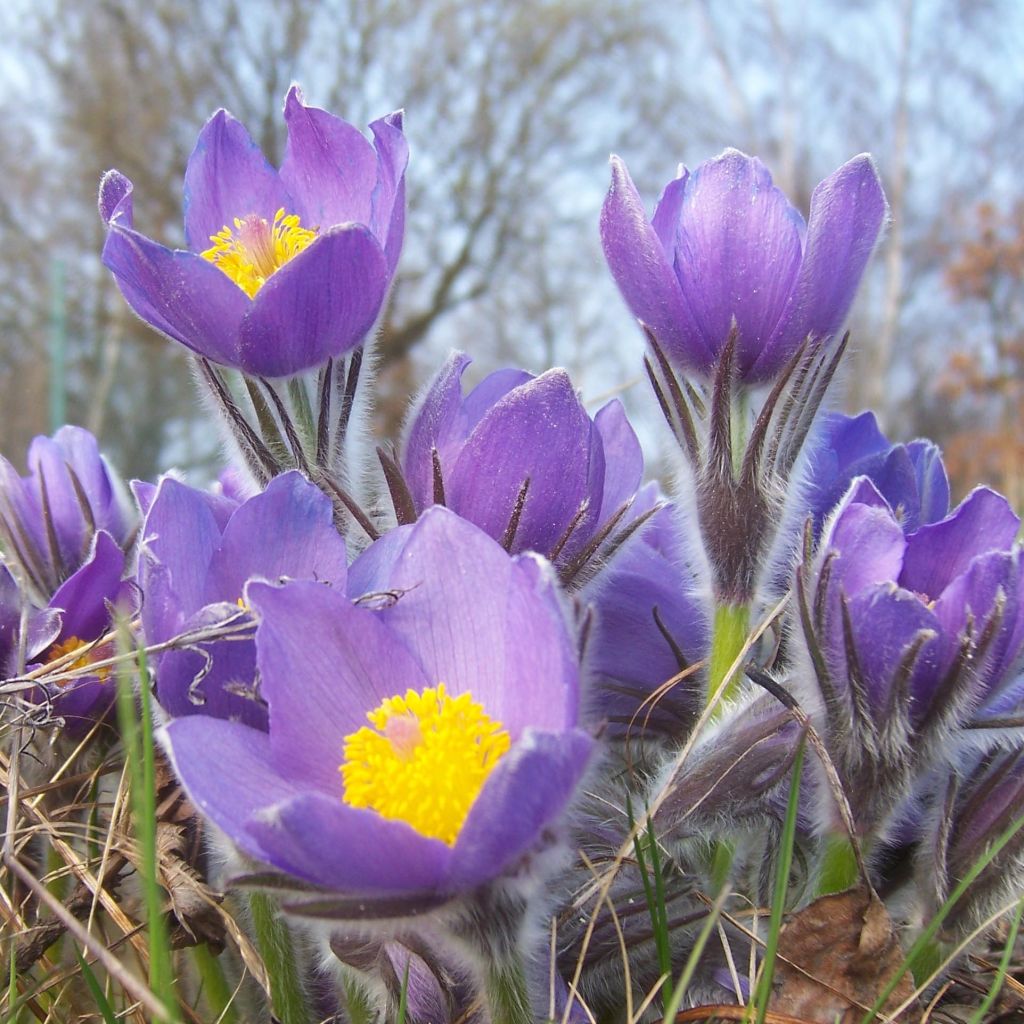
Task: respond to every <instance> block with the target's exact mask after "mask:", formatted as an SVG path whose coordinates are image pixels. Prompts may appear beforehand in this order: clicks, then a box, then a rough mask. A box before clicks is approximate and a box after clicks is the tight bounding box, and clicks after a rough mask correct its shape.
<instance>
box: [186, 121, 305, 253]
mask: <svg viewBox="0 0 1024 1024" xmlns="http://www.w3.org/2000/svg"><path fill="white" fill-rule="evenodd" d="M282 207H283V208H284V209H285V210H287V211H288V212H289V213H292V212H294V211H293V210H292V209H291V207H292V202H291V199H290V197H289V195H288V191H287V189H286V188H285V186H284V185H283V184H282V182H281V179H280V178H279V177H278V174H277V171H275V170H274V168H273V167H272V166H271V165H270V163H269V162H268V160H267V158H266V157H265V156H264V155H263V152H262V151H261V150H260V148H259V146H257V145H256V143H255V142H253V140H252V138H251V136H250V135H249V133H248V131H246V129H245V125H243V124H242V123H241V122H240V121H236V120H235V119H234V118H233V117H232V116H231V115H230V114H229V113H228V112H227V111H226V110H218V111H217V112H216V113H215V114H214V115H213V117H211V118H210V120H209V121H207V122H206V124H205V125H204V126H203V130H202V131H201V132H200V133H199V138H198V140H197V141H196V145H195V149H193V150H192V155H191V156H190V157H189V159H188V166H187V167H186V169H185V241H186V242H187V244H188V247H189V248H190V249H191V250H192V251H193V252H196V253H199V252H203V250H205V249H209V248H210V237H211V236H212V235H215V234H217V232H218V231H221V230H222V229H223V228H225V227H227V228H230V227H232V226H233V225H234V223H235V219H236V218H239V219H240V218H243V217H247V216H249V215H250V214H255V215H256V216H258V217H262V218H263V219H264V220H266V221H267V222H268V223H273V220H274V214H275V213H276V212H277V211H278V210H280V209H281V208H282Z"/></svg>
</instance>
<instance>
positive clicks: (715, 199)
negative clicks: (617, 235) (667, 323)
mask: <svg viewBox="0 0 1024 1024" xmlns="http://www.w3.org/2000/svg"><path fill="white" fill-rule="evenodd" d="M803 229H804V224H803V218H802V217H801V216H800V214H799V212H798V211H797V210H795V209H794V208H793V206H792V205H791V203H790V202H789V200H788V199H787V198H786V196H785V195H784V194H783V192H782V191H781V190H780V189H778V188H776V187H775V186H774V185H773V184H772V177H771V175H770V174H769V173H768V170H767V169H766V168H765V166H764V165H763V164H762V163H761V161H760V160H757V159H756V158H751V157H748V156H746V155H745V154H743V153H740V152H738V151H737V150H734V149H729V150H726V151H725V152H724V153H723V154H722V155H721V156H719V157H717V158H716V159H714V160H709V161H707V162H706V163H704V164H701V166H700V167H699V168H697V170H695V171H694V172H693V174H691V175H690V179H689V181H688V182H687V185H686V199H685V201H684V203H683V210H682V219H681V221H680V226H679V240H678V248H677V250H676V259H675V268H676V274H677V275H678V277H679V283H680V285H681V287H682V290H683V295H684V300H685V302H686V304H687V305H688V306H689V308H690V310H691V311H692V313H693V316H694V319H695V320H696V322H697V326H698V328H699V330H700V332H701V335H702V337H703V338H704V339H705V341H706V342H707V343H708V345H709V346H711V347H712V349H713V350H715V351H716V352H717V351H720V350H721V349H722V348H723V347H724V346H725V342H726V340H727V338H728V336H729V331H730V328H731V326H732V323H733V321H734V320H735V323H736V326H737V327H738V329H739V366H740V372H741V373H742V374H743V375H744V376H747V375H749V372H750V370H751V368H752V367H753V366H754V364H755V363H757V362H758V361H759V360H758V357H761V358H762V359H764V358H765V357H766V356H767V355H768V353H767V351H766V349H767V348H768V347H769V344H770V342H771V341H772V340H773V332H774V330H775V327H776V325H777V324H778V322H779V319H780V317H781V316H782V313H783V310H784V308H785V306H786V301H787V299H788V298H789V295H790V291H791V290H792V287H793V282H794V281H795V280H796V276H797V271H798V270H799V268H800V258H801V249H802V243H803ZM785 358H786V357H785V356H782V358H781V360H777V362H784V361H785Z"/></svg>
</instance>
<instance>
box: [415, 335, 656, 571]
mask: <svg viewBox="0 0 1024 1024" xmlns="http://www.w3.org/2000/svg"><path fill="white" fill-rule="evenodd" d="M469 363H470V359H469V357H468V356H466V355H463V354H462V353H458V352H456V353H453V354H452V355H451V356H450V357H449V359H448V361H447V362H446V363H445V365H444V366H443V367H442V369H441V370H440V372H439V373H438V374H437V376H436V377H435V378H434V380H433V381H432V382H431V384H430V385H429V387H428V388H427V390H426V391H425V392H424V394H423V396H422V398H421V399H420V401H419V403H418V404H417V405H416V407H415V408H414V409H413V412H412V415H411V416H410V419H409V422H408V424H407V425H406V429H405V431H404V435H403V441H402V449H401V467H402V471H403V473H404V477H405V480H406V481H407V484H408V490H409V492H410V496H411V499H412V502H413V505H414V509H415V512H417V513H418V512H422V511H423V510H424V509H425V508H427V507H429V506H430V505H432V504H435V503H438V504H444V505H446V506H447V507H449V508H451V509H452V510H454V511H455V512H457V513H458V514H459V515H460V516H462V517H463V518H464V519H468V520H470V521H471V522H473V523H476V525H477V526H479V527H480V528H481V529H483V530H484V531H486V532H487V533H488V534H490V536H491V537H493V538H494V539H495V540H499V541H501V542H502V543H503V544H504V545H505V547H506V548H507V549H508V550H509V551H512V552H521V551H537V552H540V553H541V554H543V555H545V556H547V557H549V558H551V559H552V560H553V561H555V562H556V563H557V564H558V565H560V566H564V565H567V564H569V563H571V562H572V561H573V560H574V559H575V558H576V557H577V556H579V555H580V554H581V552H585V550H586V549H587V546H588V544H591V546H592V542H594V541H595V538H599V539H600V538H603V537H604V536H605V532H607V533H611V532H613V530H614V528H616V527H624V526H626V525H628V522H629V521H631V520H635V515H632V514H630V513H631V510H630V507H629V506H630V503H631V502H632V500H633V498H634V496H635V495H636V492H637V489H638V488H639V487H640V484H641V481H642V479H643V454H642V452H641V450H640V444H639V442H638V441H637V438H636V435H635V434H634V433H633V428H632V427H631V426H630V424H629V421H628V420H627V419H626V414H625V410H624V409H623V408H622V404H621V403H620V402H618V401H616V400H613V401H611V402H609V403H608V404H607V405H605V406H604V407H603V408H602V409H600V410H599V411H598V413H597V414H596V415H595V416H594V417H593V418H591V417H590V416H589V415H588V414H587V411H586V410H585V409H584V408H583V405H582V403H581V402H580V400H579V397H578V396H577V394H576V391H575V389H574V388H573V386H572V382H571V381H570V379H569V377H568V375H567V374H566V373H565V371H564V370H549V371H548V372H547V373H544V374H541V376H539V377H534V376H533V375H532V374H530V373H527V372H526V371H525V370H512V369H508V370H498V371H497V372H495V373H492V374H490V375H489V376H487V377H485V378H484V380H483V381H481V382H480V383H479V384H478V385H477V386H476V387H475V388H473V390H472V391H470V392H469V394H468V395H463V393H462V384H461V379H462V374H463V372H464V371H465V369H466V367H467V366H468V365H469Z"/></svg>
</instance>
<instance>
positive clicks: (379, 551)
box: [348, 525, 412, 599]
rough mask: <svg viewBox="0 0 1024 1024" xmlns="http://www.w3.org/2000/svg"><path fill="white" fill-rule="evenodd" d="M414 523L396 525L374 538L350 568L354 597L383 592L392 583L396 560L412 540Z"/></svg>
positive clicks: (351, 594) (349, 588) (350, 581)
mask: <svg viewBox="0 0 1024 1024" xmlns="http://www.w3.org/2000/svg"><path fill="white" fill-rule="evenodd" d="M411 531H412V526H411V525H410V526H396V527H395V528H394V529H393V530H388V532H387V533H385V534H384V535H383V536H382V537H381V538H380V540H375V541H374V542H373V543H372V544H371V545H370V546H369V547H368V548H367V549H366V550H365V551H364V552H363V553H362V554H361V555H360V556H359V557H358V558H357V559H356V560H355V561H354V562H353V563H352V564H351V565H350V566H349V569H348V592H349V596H350V597H352V598H353V599H356V598H360V597H364V596H366V595H367V594H381V595H383V594H384V592H385V591H387V590H388V589H389V588H390V586H391V577H392V573H393V572H394V566H395V562H396V561H397V560H398V559H399V558H400V557H401V554H402V552H403V551H404V550H405V545H406V544H408V543H409V533H410V532H411Z"/></svg>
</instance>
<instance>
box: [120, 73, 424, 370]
mask: <svg viewBox="0 0 1024 1024" xmlns="http://www.w3.org/2000/svg"><path fill="white" fill-rule="evenodd" d="M284 119H285V123H286V125H287V128H288V142H287V145H286V147H285V155H284V161H283V163H282V165H281V168H280V170H275V169H274V168H273V167H272V166H271V165H270V164H269V163H268V162H267V160H266V158H265V157H264V155H263V154H262V153H261V152H260V150H259V148H258V147H257V146H256V145H255V143H254V142H253V141H252V139H251V138H250V136H249V134H248V132H247V131H246V130H245V128H244V127H243V125H242V124H240V123H239V122H238V121H236V120H235V119H234V118H233V117H232V116H231V115H230V114H229V113H227V112H226V111H224V110H219V111H218V112H217V113H216V114H214V115H213V117H211V118H210V120H209V121H208V122H207V123H206V125H205V127H204V128H203V130H202V132H201V133H200V135H199V140H198V142H197V143H196V147H195V150H194V151H193V153H192V156H191V157H190V159H189V162H188V167H187V169H186V171H185V240H186V243H187V246H188V248H187V249H185V250H172V249H168V248H166V247H165V246H162V245H159V244H158V243H156V242H154V241H152V240H151V239H149V238H146V237H145V236H144V235H142V234H140V233H139V232H137V231H136V230H135V229H134V227H133V221H132V184H131V182H130V181H129V180H128V179H127V178H125V177H124V175H122V174H120V173H119V172H118V171H109V172H108V173H107V174H106V175H105V177H104V178H103V182H102V184H101V186H100V213H101V215H102V217H103V219H104V221H105V222H106V224H107V226H108V229H109V231H108V234H107V241H106V245H105V246H104V248H103V262H104V263H105V264H106V266H107V267H108V268H109V269H110V270H111V271H112V272H113V274H114V277H115V278H116V279H117V282H118V285H119V286H120V288H121V291H122V293H123V294H124V297H125V298H126V299H127V301H128V304H129V305H130V306H131V307H132V309H134V310H135V312H136V313H138V315H139V316H140V317H142V319H143V320H145V321H146V322H147V323H149V324H150V325H151V326H153V327H154V328H156V329H157V330H158V331H160V332H162V333H163V334H166V335H167V336H168V337H170V338H173V339H174V340H175V341H179V342H181V343H182V344H183V345H185V346H186V347H187V348H189V349H190V350H191V351H193V352H195V353H197V354H198V355H201V356H204V357H206V358H207V359H209V360H212V361H213V362H215V363H220V364H222V365H224V366H228V367H233V368H236V369H239V370H243V371H245V372H246V373H249V374H253V375H258V376H264V377H283V376H290V375H292V374H296V373H299V372H301V371H303V370H307V369H310V368H312V367H315V366H318V365H319V364H321V363H323V362H325V361H326V360H327V359H328V358H331V357H334V356H338V355H341V354H342V353H344V352H346V351H348V350H350V349H352V348H353V347H355V346H357V345H358V344H359V343H360V342H361V341H362V340H363V338H364V336H365V335H366V333H367V331H369V329H370V328H371V326H372V325H373V322H374V321H375V320H376V318H377V315H378V313H379V312H380V308H381V305H382V303H383V301H384V297H385V295H386V293H387V290H388V286H389V284H390V281H391V278H392V276H393V274H394V271H395V265H396V263H397V261H398V255H399V251H400V250H401V245H402V236H403V232H404V221H405V166H406V161H407V158H408V147H407V145H406V141H405V137H404V135H403V134H402V117H401V114H391V115H389V116H387V117H385V118H382V119H381V120H379V121H375V122H374V123H373V124H372V125H370V130H371V131H372V132H373V137H374V141H373V144H372V145H371V143H370V142H369V141H367V139H366V138H364V137H363V135H362V134H361V133H360V132H359V131H357V130H356V129H355V128H353V127H352V126H351V125H349V124H347V123H346V122H345V121H342V120H341V119H340V118H337V117H334V116H332V115H331V114H328V113H327V112H326V111H324V110H319V109H317V108H316V107H307V106H306V105H305V104H304V103H303V101H302V95H301V93H300V92H299V90H298V89H297V88H296V87H294V86H293V87H292V88H291V89H290V90H289V92H288V96H287V98H286V99H285V109H284Z"/></svg>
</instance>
